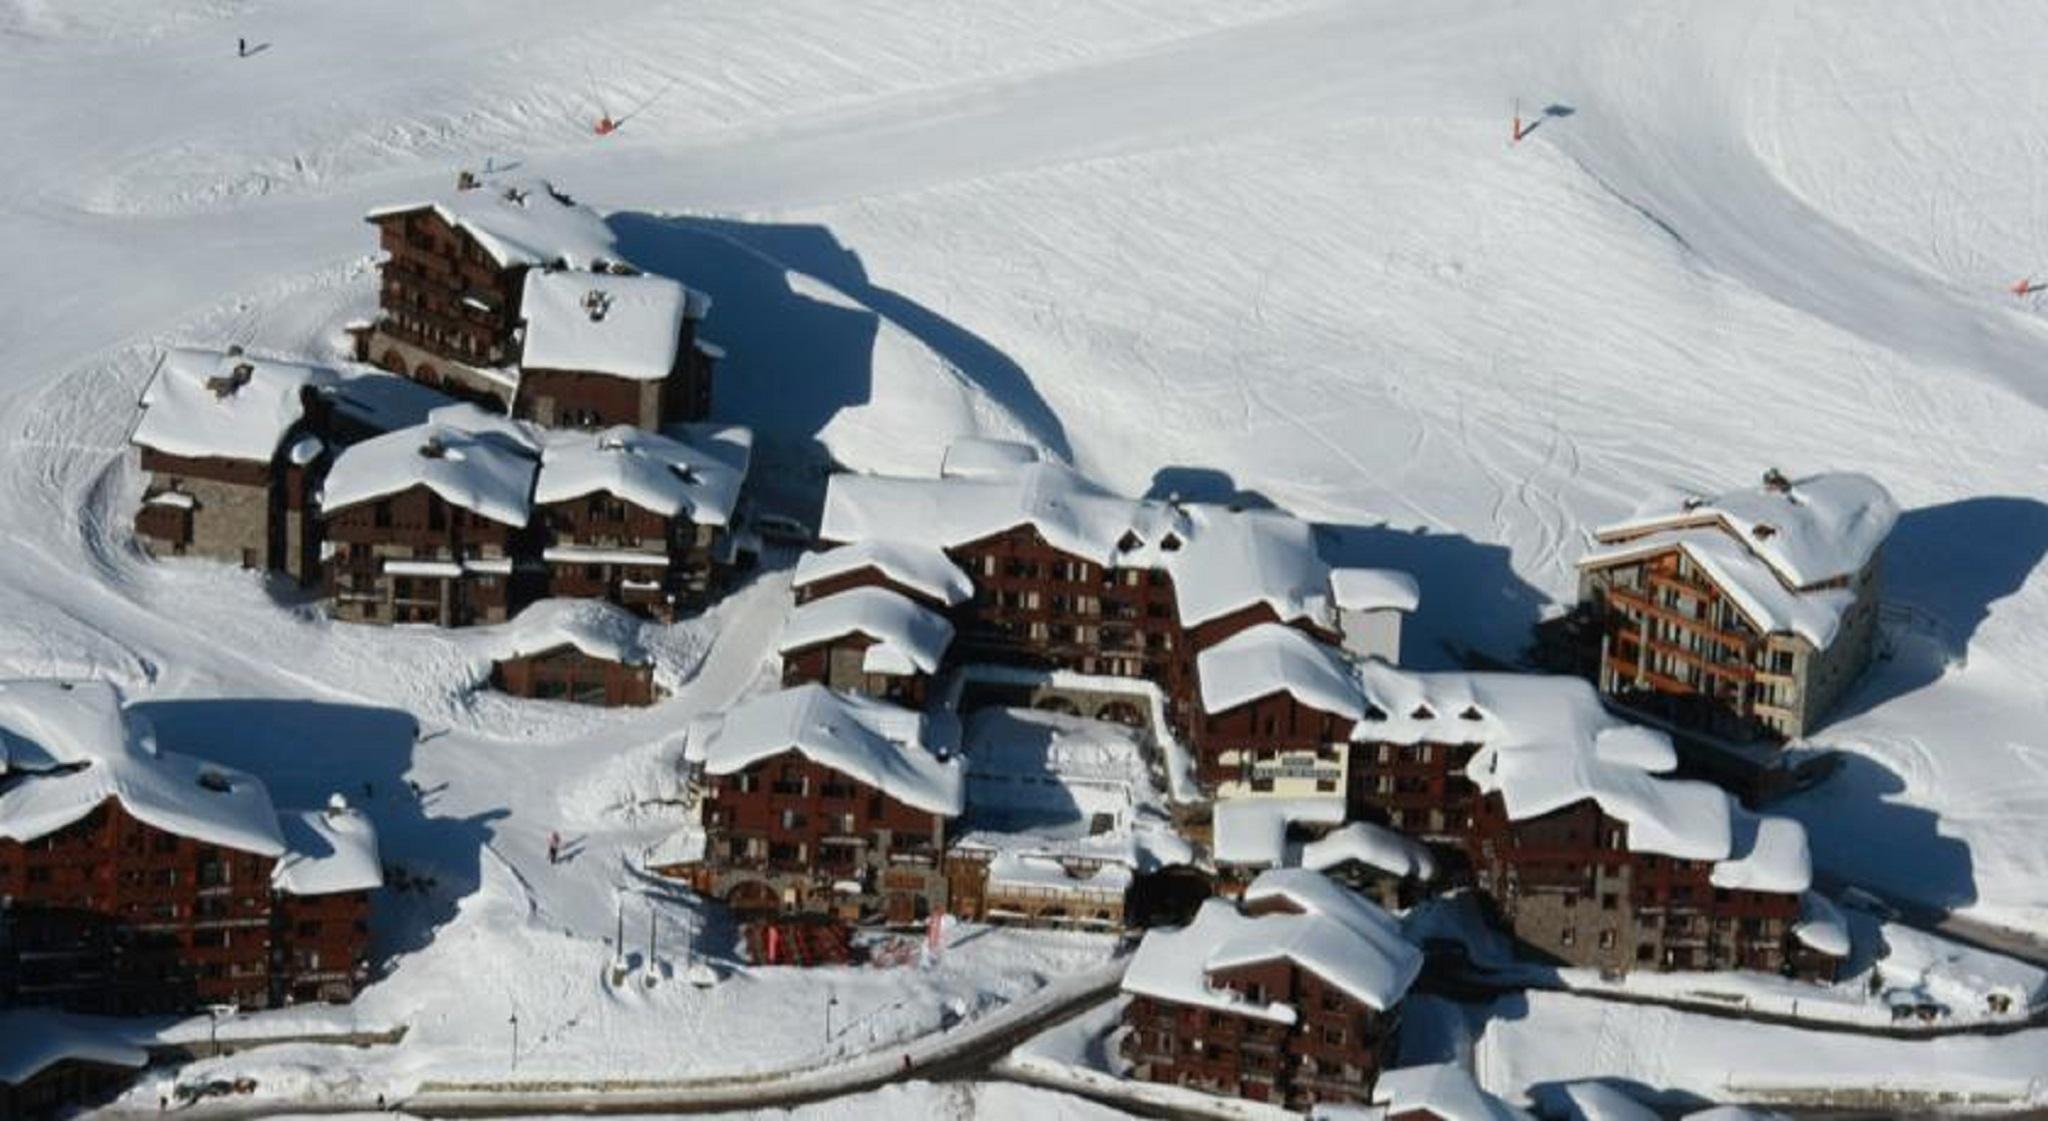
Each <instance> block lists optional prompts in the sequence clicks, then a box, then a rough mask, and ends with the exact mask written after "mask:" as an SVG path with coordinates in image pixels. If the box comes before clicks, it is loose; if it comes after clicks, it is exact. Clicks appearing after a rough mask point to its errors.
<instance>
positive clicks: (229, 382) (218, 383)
mask: <svg viewBox="0 0 2048 1121" xmlns="http://www.w3.org/2000/svg"><path fill="white" fill-rule="evenodd" d="M255 376H256V367H254V366H252V365H250V364H249V363H247V362H237V363H235V367H234V369H232V370H230V371H228V373H227V374H226V375H225V376H222V375H215V376H213V377H210V378H207V379H206V388H208V389H210V390H212V391H213V395H214V396H215V397H216V398H227V397H232V396H234V395H235V391H236V390H238V389H240V388H242V387H243V386H245V385H247V384H249V379H251V378H253V377H255Z"/></svg>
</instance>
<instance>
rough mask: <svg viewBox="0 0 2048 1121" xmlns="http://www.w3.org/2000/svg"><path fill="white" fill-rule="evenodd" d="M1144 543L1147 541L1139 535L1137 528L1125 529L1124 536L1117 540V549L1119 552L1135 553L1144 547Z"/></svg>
mask: <svg viewBox="0 0 2048 1121" xmlns="http://www.w3.org/2000/svg"><path fill="white" fill-rule="evenodd" d="M1144 545H1145V542H1144V540H1143V539H1142V538H1140V537H1139V536H1138V531H1137V530H1133V529H1127V530H1125V531H1124V535H1123V537H1122V538H1120V539H1119V540H1118V541H1117V543H1116V551H1117V552H1119V553H1134V552H1137V551H1138V550H1139V549H1141V548H1143V547H1144Z"/></svg>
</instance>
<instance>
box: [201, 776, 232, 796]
mask: <svg viewBox="0 0 2048 1121" xmlns="http://www.w3.org/2000/svg"><path fill="white" fill-rule="evenodd" d="M199 785H200V786H202V787H205V788H206V789H208V790H211V791H213V792H214V793H215V794H226V793H228V792H229V791H231V790H233V789H234V787H232V786H230V785H228V776H226V775H224V774H221V773H220V772H219V771H201V772H199Z"/></svg>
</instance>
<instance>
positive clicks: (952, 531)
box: [819, 445, 1398, 628]
mask: <svg viewBox="0 0 2048 1121" xmlns="http://www.w3.org/2000/svg"><path fill="white" fill-rule="evenodd" d="M1008 447H1012V448H1022V445H1013V446H1008ZM1025 450H1028V449H1025ZM964 458H965V460H966V461H967V462H968V463H969V464H970V466H966V467H958V466H956V467H954V468H952V470H953V472H954V473H953V474H951V475H949V476H948V477H942V478H908V477H899V476H881V475H860V474H840V475H835V476H833V478H832V481H831V483H830V484H829V486H828V488H827V490H826V495H825V512H824V517H823V521H822V525H821V527H820V531H819V535H820V536H821V537H822V538H823V539H824V540H826V541H830V542H834V543H839V544H855V543H864V542H896V543H905V544H915V545H922V546H923V547H925V548H927V549H931V548H938V549H948V548H953V547H957V546H960V545H965V544H968V543H971V542H974V541H979V540H982V539H984V538H987V537H990V536H993V535H995V534H998V533H1002V532H1004V531H1006V530H1010V529H1014V528H1017V527H1019V526H1029V527H1031V528H1032V529H1034V530H1035V531H1037V533H1038V534H1039V535H1040V536H1041V537H1043V538H1045V540H1046V541H1047V543H1048V544H1050V545H1052V546H1053V547H1054V548H1057V549H1059V550H1061V551H1063V552H1066V553H1069V554H1072V555H1074V556H1077V557H1081V558H1083V559H1086V560H1089V561H1091V562H1093V563H1096V564H1099V565H1102V566H1104V567H1107V568H1140V569H1165V570H1166V571H1167V572H1168V573H1169V574H1170V575H1171V576H1172V577H1173V585H1174V592H1175V597H1176V602H1177V605H1178V612H1179V618H1180V622H1181V623H1182V625H1184V626H1195V625H1197V624H1200V623H1203V622H1207V621H1209V620H1211V619H1215V618H1219V617H1221V616H1224V615H1227V614H1229V613H1231V612H1233V611H1237V610H1240V609H1242V608H1246V607H1252V606H1255V605H1258V604H1261V603H1263V604H1265V605H1267V606H1269V607H1271V608H1272V610H1273V611H1274V612H1275V613H1276V614H1277V615H1278V616H1279V617H1280V618H1281V619H1283V620H1289V621H1294V620H1306V621H1308V622H1310V623H1312V624H1314V625H1317V626H1321V627H1325V628H1334V627H1335V626H1336V625H1337V618H1336V611H1337V608H1338V607H1339V606H1340V605H1339V602H1338V597H1337V596H1336V595H1335V594H1334V593H1333V588H1332V579H1333V572H1332V569H1331V567H1330V565H1329V564H1328V563H1327V562H1326V561H1324V560H1323V559H1322V557H1321V556H1320V554H1319V553H1318V551H1317V548H1316V542H1315V535H1314V531H1313V528H1312V527H1311V526H1309V525H1308V523H1306V522H1303V521H1301V520H1299V519H1297V518H1294V517H1291V516H1289V515H1287V514H1283V513H1280V512H1277V511H1272V510H1243V509H1236V508H1232V507H1226V506H1218V505H1212V504H1203V503H1176V502H1170V501H1161V500H1156V499H1132V498H1125V497H1122V496H1120V495H1115V494H1112V493H1110V492H1109V491H1107V490H1104V489H1103V488H1102V487H1100V486H1098V485H1096V484H1095V483H1093V482H1091V481H1090V480H1088V479H1085V478H1083V477H1082V476H1081V475H1079V474H1077V473H1076V472H1075V471H1074V470H1073V469H1071V468H1069V467H1067V466H1065V465H1063V464H1059V463H1052V462H1044V461H1038V460H1036V459H1035V458H1033V459H1026V458H1025V456H1024V455H1023V453H1022V452H1021V451H1011V452H1010V453H1008V454H1005V455H994V454H988V453H985V452H982V451H976V452H975V453H974V454H972V455H966V456H965V457H964ZM949 462H951V460H949ZM1358 591H1359V594H1360V597H1361V598H1360V599H1359V600H1358V603H1360V604H1362V605H1365V604H1369V605H1375V606H1385V605H1387V603H1388V600H1387V598H1386V597H1385V596H1384V595H1382V594H1380V593H1384V592H1385V591H1386V588H1385V586H1384V585H1382V586H1381V587H1379V588H1377V589H1368V588H1364V587H1360V588H1358ZM1396 598H1398V597H1396Z"/></svg>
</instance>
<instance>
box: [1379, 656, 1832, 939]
mask: <svg viewBox="0 0 2048 1121" xmlns="http://www.w3.org/2000/svg"><path fill="white" fill-rule="evenodd" d="M1360 684H1361V704H1362V705H1363V706H1364V707H1365V708H1366V719H1363V720H1361V721H1360V722H1359V724H1358V726H1357V728H1356V729H1355V730H1354V732H1353V738H1354V740H1355V741H1356V742H1355V743H1354V750H1353V760H1354V774H1353V781H1352V782H1351V784H1350V787H1349V795H1348V800H1349V805H1348V813H1349V814H1350V815H1352V816H1354V817H1358V818H1361V819H1363V820H1366V821H1370V822H1375V823H1379V824H1384V825H1388V826H1391V827H1394V828H1397V829H1401V830H1403V831H1406V832H1410V833H1413V834H1417V835H1420V836H1421V837H1424V838H1427V839H1428V840H1430V841H1431V842H1433V843H1434V845H1435V846H1436V848H1437V852H1438V855H1439V856H1440V857H1441V860H1440V861H1439V863H1441V864H1443V865H1445V866H1446V867H1447V868H1448V869H1450V871H1449V873H1448V880H1449V881H1450V882H1469V883H1471V884H1472V885H1473V886H1474V887H1476V888H1478V889H1479V891H1480V892H1481V893H1482V894H1483V895H1484V896H1485V898H1486V899H1487V900H1488V902H1489V905H1490V906H1491V908H1492V909H1493V911H1494V912H1495V915H1496V917H1497V918H1498V919H1499V920H1500V922H1501V924H1502V925H1503V926H1504V927H1505V928H1506V929H1508V930H1509V931H1511V932H1512V933H1513V934H1514V935H1515V936H1516V937H1517V938H1518V939H1520V940H1521V941H1522V942H1523V943H1525V944H1526V945H1528V946H1530V947H1531V948H1533V949H1534V950H1536V951H1537V952H1538V953H1540V954H1542V955H1544V956H1547V957H1549V958H1551V959H1553V960H1556V961H1561V962H1565V963H1568V964H1572V965H1580V966H1588V967H1594V968H1599V969H1603V970H1607V971H1610V972H1617V973H1618V972H1627V971H1629V970H1632V969H1656V970H1722V969H1749V970H1757V971H1761V972H1770V973H1782V974H1787V975H1795V976H1802V977H1819V978H1827V977H1831V976H1832V975H1833V972H1834V969H1835V967H1836V965H1837V964H1838V962H1839V960H1840V959H1841V958H1842V957H1844V956H1846V954H1847V952H1848V946H1847V941H1846V933H1845V932H1844V931H1843V930H1842V929H1841V928H1840V923H1839V919H1838V918H1833V919H1831V918H1830V917H1829V916H1830V913H1831V910H1832V909H1831V907H1830V906H1829V905H1828V904H1827V902H1826V900H1825V899H1823V898H1822V897H1820V896H1818V895H1815V894H1813V893H1812V892H1811V890H1810V889H1811V886H1812V868H1811V859H1810V856H1809V853H1808V849H1807V842H1806V834H1805V831H1804V830H1803V829H1802V828H1801V827H1800V826H1799V824H1798V823H1797V822H1794V821H1791V820H1789V819H1784V818H1776V817H1759V816H1757V815H1754V814H1751V813H1749V812H1748V811H1746V810H1744V809H1743V808H1742V807H1741V806H1740V805H1739V804H1737V803H1736V802H1735V801H1734V800H1733V799H1732V798H1730V797H1729V796H1728V794H1726V793H1725V792H1723V791H1722V790H1720V789H1719V788H1717V787H1714V786H1711V785H1708V784H1706V783H1702V782H1693V781H1679V780H1672V779H1667V778H1663V777H1660V776H1662V775H1664V774H1667V773H1668V772H1670V771H1671V770H1672V769H1673V768H1675V767H1676V766H1677V756H1676V753H1675V752H1674V750H1673V748H1672V745H1671V741H1670V739H1669V737H1667V736H1665V735H1664V734H1663V733H1661V732H1655V731H1652V730H1650V729H1647V728H1642V727H1637V726H1634V725H1631V724H1628V723H1625V722H1623V721H1621V720H1619V719H1617V718H1615V717H1613V716H1611V715H1609V714H1608V713H1607V712H1606V710H1605V709H1604V708H1602V706H1601V704H1600V701H1599V698H1598V697H1597V696H1595V694H1594V693H1593V691H1592V690H1591V689H1590V688H1588V687H1587V686H1586V685H1585V683H1584V682H1582V681H1579V680H1577V679H1575V678H1566V677H1554V678H1546V677H1535V676H1525V675H1510V674H1458V673H1441V674H1409V673H1403V672H1401V671H1398V670H1394V669H1392V668H1391V667H1386V666H1379V665H1371V664H1368V665H1367V666H1365V667H1364V671H1363V672H1362V673H1361V675H1360ZM1397 815H1398V816H1397Z"/></svg>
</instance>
